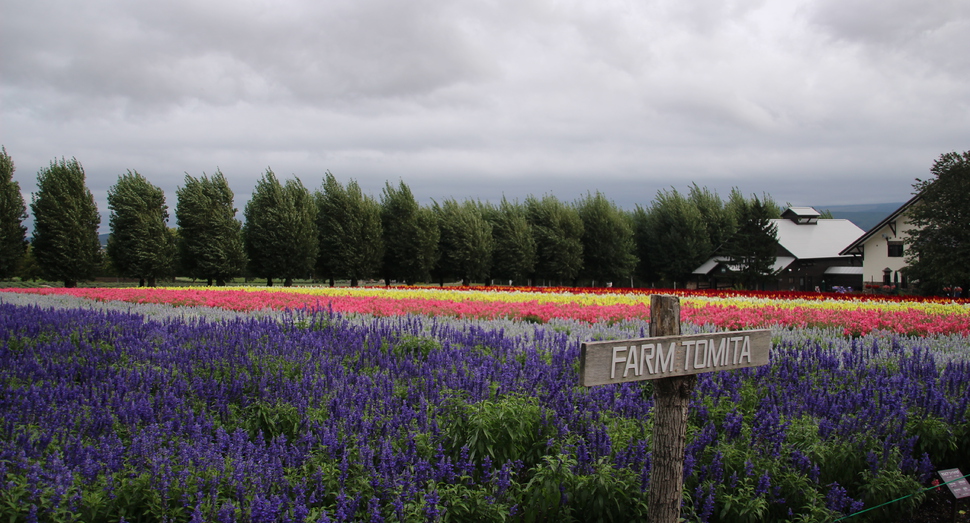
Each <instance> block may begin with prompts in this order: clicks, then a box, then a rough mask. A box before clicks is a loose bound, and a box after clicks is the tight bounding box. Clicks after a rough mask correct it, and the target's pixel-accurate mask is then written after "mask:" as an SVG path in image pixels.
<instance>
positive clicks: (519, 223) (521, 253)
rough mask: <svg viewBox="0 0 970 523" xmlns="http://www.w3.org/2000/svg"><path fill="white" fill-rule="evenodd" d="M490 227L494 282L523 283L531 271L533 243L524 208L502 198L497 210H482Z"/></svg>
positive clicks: (533, 259)
mask: <svg viewBox="0 0 970 523" xmlns="http://www.w3.org/2000/svg"><path fill="white" fill-rule="evenodd" d="M483 215H484V216H485V219H486V220H488V222H489V223H490V224H491V225H492V245H493V249H492V270H491V276H492V277H495V278H501V279H507V280H516V281H523V280H525V279H526V278H528V277H529V276H531V275H532V273H533V272H534V271H535V266H536V241H535V238H533V235H532V225H530V224H529V220H528V219H527V217H526V212H525V207H524V206H523V205H521V204H519V203H517V202H516V203H512V202H509V201H508V200H506V199H505V197H503V198H502V202H501V203H500V204H499V205H498V206H497V207H495V206H491V205H488V206H484V207H483Z"/></svg>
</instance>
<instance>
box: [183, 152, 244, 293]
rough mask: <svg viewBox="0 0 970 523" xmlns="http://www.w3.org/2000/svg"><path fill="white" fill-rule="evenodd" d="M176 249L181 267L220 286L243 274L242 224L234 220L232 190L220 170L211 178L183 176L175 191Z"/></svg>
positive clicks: (194, 275)
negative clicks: (183, 183) (183, 181)
mask: <svg viewBox="0 0 970 523" xmlns="http://www.w3.org/2000/svg"><path fill="white" fill-rule="evenodd" d="M176 194H177V195H178V204H177V206H176V208H175V218H176V221H177V222H178V227H179V230H178V251H179V259H180V262H181V267H182V270H183V271H185V273H186V274H188V275H190V276H192V277H193V278H200V279H205V280H207V281H208V284H209V285H212V283H213V281H215V283H216V285H219V286H223V285H225V284H226V283H227V282H228V281H230V280H231V279H232V278H235V277H236V276H238V275H239V274H241V273H242V271H243V269H244V268H245V266H246V253H245V250H244V248H243V241H242V232H241V231H242V224H240V223H239V220H237V219H236V212H237V209H236V208H235V207H233V198H234V195H233V192H232V189H230V188H229V182H227V181H226V177H225V176H223V174H222V171H220V170H218V169H216V172H215V174H213V175H212V176H211V177H209V176H207V175H206V174H205V173H203V174H202V176H201V177H199V178H196V177H194V176H191V175H189V174H186V175H185V185H184V186H183V187H181V188H179V189H177V190H176Z"/></svg>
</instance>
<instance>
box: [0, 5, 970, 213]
mask: <svg viewBox="0 0 970 523" xmlns="http://www.w3.org/2000/svg"><path fill="white" fill-rule="evenodd" d="M0 12H2V16H0V90H2V91H0V96H2V98H0V144H3V145H4V146H5V147H6V149H7V152H8V153H9V154H10V155H11V156H12V157H13V159H14V162H15V163H16V167H17V171H16V173H15V175H14V177H15V179H16V180H17V181H19V182H20V184H21V187H22V189H23V190H24V193H25V195H26V198H27V201H28V203H29V201H30V198H29V197H30V193H31V192H33V191H35V190H36V176H37V171H38V170H40V169H42V168H44V167H46V166H48V165H49V164H50V162H51V161H52V160H54V159H57V158H60V157H62V156H64V157H67V158H71V157H76V158H77V159H78V161H80V162H81V164H82V165H83V167H84V169H85V172H86V173H87V182H88V187H89V188H90V189H91V190H92V191H93V192H94V194H95V197H96V198H97V200H98V205H99V208H100V210H101V211H102V213H104V214H106V213H107V203H106V199H105V196H106V193H107V189H108V188H109V187H110V186H111V185H113V184H114V183H115V182H116V181H117V178H118V175H119V174H122V173H124V172H125V171H126V170H128V169H134V170H137V171H139V172H140V173H142V174H143V175H145V176H146V177H147V178H148V179H149V180H150V181H151V182H152V183H154V184H156V185H158V186H160V187H162V188H163V189H164V190H165V192H166V196H167V198H168V203H169V206H170V207H171V208H173V209H174V207H175V204H176V197H175V190H176V188H177V187H179V186H181V185H182V183H183V180H184V176H185V174H186V173H188V174H191V175H193V176H200V175H202V174H203V173H206V174H211V173H213V172H214V171H215V170H216V169H217V168H219V169H221V170H222V172H223V173H224V174H225V175H226V178H227V179H228V180H229V183H230V185H231V186H232V188H233V190H234V191H235V193H236V204H237V207H238V208H239V209H240V214H241V213H242V209H243V207H244V205H245V201H246V200H248V198H249V194H250V193H251V192H252V189H253V186H254V185H255V183H256V180H257V179H258V178H259V177H260V176H261V175H262V174H263V173H264V172H265V170H266V169H267V167H270V168H272V169H273V171H274V172H275V173H276V175H277V176H278V177H279V178H280V179H281V180H285V179H287V178H289V177H291V176H298V177H299V178H300V179H301V180H302V181H303V183H304V184H305V185H306V186H307V187H309V188H310V189H311V190H315V189H318V188H319V187H320V186H321V181H322V177H323V174H324V173H325V172H326V171H327V170H330V171H331V172H332V173H333V174H334V175H335V176H336V177H337V178H338V180H340V181H341V182H347V181H348V180H350V179H356V180H357V181H358V183H359V184H360V185H361V187H362V188H363V189H364V190H365V192H367V193H369V194H371V195H372V196H375V197H379V196H380V192H381V189H382V188H383V186H384V183H385V182H386V181H391V182H392V183H395V184H396V183H397V182H398V180H403V181H404V182H405V183H407V184H408V185H409V186H410V187H411V189H412V191H413V192H414V193H415V196H416V197H417V198H418V199H419V200H420V201H421V202H422V203H430V201H431V199H432V198H434V199H436V200H439V201H440V200H442V199H444V198H448V197H454V198H456V199H459V200H463V199H466V198H480V199H483V200H491V201H496V200H498V199H500V198H501V197H502V195H505V196H506V197H508V198H509V199H518V200H522V199H524V198H525V197H526V196H529V195H535V196H542V195H544V194H554V195H555V196H557V197H559V198H560V199H562V200H564V201H574V200H576V199H577V198H579V197H582V196H583V195H585V194H586V193H587V192H588V191H597V190H599V191H601V192H603V193H604V194H605V195H606V196H607V197H608V198H610V199H612V200H614V201H615V202H616V203H617V204H618V205H620V206H621V207H624V208H628V209H632V208H633V207H634V206H635V205H636V204H641V205H644V206H646V205H649V203H650V202H651V201H652V200H653V197H654V196H655V195H656V193H657V191H658V190H660V189H666V188H671V187H673V188H676V189H678V190H681V191H685V190H686V189H687V188H688V186H689V185H690V184H691V183H693V182H696V183H697V184H699V185H701V186H707V187H710V188H711V189H714V190H716V191H718V192H719V193H720V194H721V195H722V196H723V197H726V196H727V194H728V193H729V191H730V189H731V187H735V186H736V187H738V188H739V189H741V190H742V191H743V192H744V193H746V194H751V193H757V194H762V193H764V192H767V193H769V194H770V195H771V196H773V197H774V199H775V200H776V201H778V202H779V203H782V204H783V203H785V202H791V203H792V204H795V205H824V204H829V205H835V204H849V203H878V202H902V201H905V200H907V199H908V198H909V196H910V195H911V192H912V183H913V182H914V180H915V178H917V177H924V178H925V177H928V176H929V173H928V170H929V168H930V166H931V165H932V163H933V161H934V160H935V159H936V158H938V157H939V155H940V154H942V153H945V152H949V151H964V150H968V149H970V107H968V106H970V53H968V52H967V49H970V2H967V1H966V0H933V1H931V2H925V1H922V0H791V1H788V0H775V1H767V0H764V1H761V0H752V1H748V0H701V1H691V0H640V1H630V2H624V1H612V0H597V1H582V2H580V1H553V0H480V1H470V2H442V1H433V0H406V1H405V0H340V1H333V0H276V1H254V0H204V1H200V0H169V1H162V2H159V1H157V0H152V1H140V0H85V1H84V2H78V1H75V0H3V7H2V10H0ZM173 222H174V220H173ZM105 225H106V223H105Z"/></svg>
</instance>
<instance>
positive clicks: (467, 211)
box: [434, 198, 492, 286]
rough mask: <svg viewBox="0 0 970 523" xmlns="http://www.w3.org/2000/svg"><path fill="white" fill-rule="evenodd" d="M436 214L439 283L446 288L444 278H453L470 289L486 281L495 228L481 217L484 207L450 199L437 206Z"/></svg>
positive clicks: (470, 202) (436, 204)
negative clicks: (475, 282) (473, 283)
mask: <svg viewBox="0 0 970 523" xmlns="http://www.w3.org/2000/svg"><path fill="white" fill-rule="evenodd" d="M434 211H435V214H437V216H438V227H439V229H440V231H441V237H440V238H439V240H438V248H439V250H440V252H441V258H440V259H439V260H438V269H437V271H438V275H439V282H440V283H442V284H443V283H444V280H443V278H444V277H445V276H446V275H451V276H455V277H457V278H460V279H461V283H462V285H466V286H467V285H471V282H472V281H474V280H478V279H481V278H484V277H485V276H486V275H487V274H488V270H489V268H490V267H491V262H492V225H491V224H490V223H488V221H487V220H485V217H484V216H482V211H481V207H479V206H478V205H476V204H475V202H472V201H465V202H464V203H458V202H457V201H456V200H454V199H451V198H449V199H447V200H445V201H444V202H442V203H441V204H440V205H439V204H438V203H435V205H434Z"/></svg>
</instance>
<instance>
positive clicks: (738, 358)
mask: <svg viewBox="0 0 970 523" xmlns="http://www.w3.org/2000/svg"><path fill="white" fill-rule="evenodd" d="M770 349H771V331H770V330H768V329H758V330H746V331H730V332H717V333H710V334H691V335H686V336H658V337H652V338H639V339H631V340H612V341H594V342H587V343H584V344H583V345H582V349H581V355H580V364H579V369H580V370H579V373H580V384H582V385H584V386H586V387H592V386H595V385H606V384H610V383H624V382H628V381H642V380H654V379H660V378H669V377H673V376H686V375H690V374H699V373H702V372H713V371H718V370H731V369H740V368H744V367H755V366H759V365H767V364H768V358H769V352H770Z"/></svg>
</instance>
